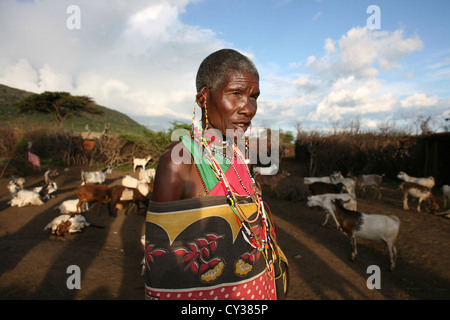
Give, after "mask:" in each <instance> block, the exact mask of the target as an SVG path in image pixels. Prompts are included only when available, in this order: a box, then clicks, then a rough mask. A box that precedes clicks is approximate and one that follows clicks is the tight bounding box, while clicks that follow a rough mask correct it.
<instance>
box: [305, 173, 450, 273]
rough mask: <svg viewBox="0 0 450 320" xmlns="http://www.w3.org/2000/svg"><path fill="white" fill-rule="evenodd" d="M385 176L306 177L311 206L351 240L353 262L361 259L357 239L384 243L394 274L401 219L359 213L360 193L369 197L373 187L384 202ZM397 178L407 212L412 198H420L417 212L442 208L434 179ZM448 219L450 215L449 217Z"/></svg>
mask: <svg viewBox="0 0 450 320" xmlns="http://www.w3.org/2000/svg"><path fill="white" fill-rule="evenodd" d="M383 176H384V175H377V174H369V175H359V176H354V175H352V174H349V175H348V177H345V178H344V177H343V176H342V174H341V173H340V172H334V173H332V174H331V175H330V176H326V177H305V178H304V184H306V185H308V186H309V191H310V195H309V196H308V200H307V205H308V206H309V207H320V208H322V209H323V210H324V211H325V212H326V217H325V221H324V222H323V225H325V224H326V223H327V222H328V219H329V218H330V217H332V218H333V220H334V222H335V223H336V227H337V228H338V229H340V230H342V231H344V232H345V233H346V234H347V236H348V237H349V238H350V244H351V259H352V260H353V259H355V257H356V255H357V253H358V252H357V246H356V238H357V237H360V238H363V239H367V240H375V241H383V242H384V243H385V244H386V246H387V249H388V252H389V257H390V270H391V271H392V270H394V268H395V263H396V259H397V249H396V247H395V241H396V238H397V235H398V232H399V227H400V219H399V218H398V217H397V216H393V215H390V216H388V215H379V214H366V213H362V212H359V211H358V210H357V201H356V190H357V189H358V191H360V192H362V193H363V194H364V195H365V194H366V188H368V187H371V188H373V189H374V191H375V198H378V199H381V197H382V195H381V189H380V186H381V182H382V179H383ZM397 178H399V179H401V180H403V181H404V182H403V183H402V184H401V185H400V189H401V190H402V191H403V209H404V210H408V209H409V207H408V197H411V198H417V199H418V206H417V211H419V212H420V211H421V205H422V202H425V203H426V205H427V211H429V212H431V213H434V212H435V211H436V210H438V209H439V205H438V204H437V203H436V200H435V198H434V196H433V194H432V192H431V190H432V188H433V187H434V184H435V182H434V178H433V177H427V178H415V177H411V176H409V175H407V174H406V173H405V172H403V171H401V172H400V173H399V174H398V175H397ZM442 191H443V196H444V207H446V206H447V200H449V199H450V187H449V186H448V185H444V186H443V187H442ZM445 214H446V216H445V217H446V218H450V214H448V213H445Z"/></svg>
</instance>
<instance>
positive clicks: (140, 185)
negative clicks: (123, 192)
mask: <svg viewBox="0 0 450 320" xmlns="http://www.w3.org/2000/svg"><path fill="white" fill-rule="evenodd" d="M122 185H123V186H124V187H127V188H135V189H138V190H139V192H140V193H142V195H143V196H144V197H145V196H147V195H148V193H149V188H148V183H147V182H146V181H145V180H138V179H136V178H133V177H132V176H130V175H128V174H127V175H126V176H125V177H124V178H123V179H122Z"/></svg>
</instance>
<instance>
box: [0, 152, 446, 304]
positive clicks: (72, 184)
mask: <svg viewBox="0 0 450 320" xmlns="http://www.w3.org/2000/svg"><path fill="white" fill-rule="evenodd" d="M282 165H283V167H284V169H286V170H288V171H290V173H291V176H290V177H289V178H286V179H285V180H283V181H282V183H284V184H293V185H297V186H298V185H301V183H300V181H302V178H303V176H304V174H305V172H304V170H302V166H300V165H299V164H298V163H296V162H295V161H293V160H286V161H285V162H284V163H283V164H282ZM81 169H82V168H80V167H72V168H69V169H68V170H67V171H64V168H61V169H60V173H61V174H60V176H59V177H57V178H56V179H55V180H56V182H57V183H58V187H59V189H58V191H57V197H56V198H54V199H50V200H49V201H48V202H46V203H45V204H44V205H42V206H29V207H22V208H18V207H9V206H8V204H7V201H8V200H9V192H8V190H7V188H6V186H7V183H8V181H9V180H8V179H2V180H1V181H0V299H2V300H5V299H20V300H23V299H37V300H61V299H64V300H72V299H75V300H78V299H92V300H95V299H124V300H128V299H132V300H135V299H137V300H142V299H143V298H144V282H143V278H142V277H141V275H140V272H141V266H140V262H141V260H142V257H143V252H144V250H143V247H142V245H141V243H140V238H141V235H142V234H143V232H144V221H145V217H144V216H143V215H139V214H138V213H137V211H136V210H135V208H133V207H131V208H129V209H128V210H120V211H119V213H118V216H117V217H110V216H109V215H108V212H107V208H106V206H102V208H101V214H100V216H97V213H96V212H97V211H96V207H95V205H93V206H91V210H92V211H90V212H88V213H87V214H86V218H87V220H88V222H90V223H91V224H93V225H95V226H90V227H87V228H86V229H85V230H84V232H83V233H76V234H72V235H69V234H66V235H65V236H64V237H57V236H53V235H50V231H49V230H47V231H44V230H43V229H44V227H45V226H46V225H47V223H49V222H50V221H51V220H52V219H53V218H54V217H56V216H57V215H58V214H59V211H57V210H54V208H55V207H56V206H57V205H58V204H59V203H61V202H62V201H63V200H67V199H74V198H75V194H74V190H75V188H76V187H77V186H78V185H79V184H80V170H81ZM43 172H44V171H43ZM43 172H42V173H35V174H33V175H29V176H25V178H26V184H25V188H26V189H30V188H32V187H34V186H37V185H40V184H41V183H42V181H43ZM127 173H129V174H131V175H134V176H137V173H133V172H124V171H120V172H119V171H113V173H112V174H111V175H109V176H108V178H107V181H106V184H108V185H109V186H112V185H115V184H120V180H121V178H122V177H123V176H125V174H127ZM393 180H395V179H393ZM394 182H395V181H394ZM397 186H398V183H397V184H395V183H392V184H390V185H389V184H387V183H384V184H383V189H382V193H383V198H382V200H375V199H372V197H371V194H370V195H369V196H367V197H366V198H358V208H359V210H361V211H363V212H366V213H378V214H395V215H397V216H398V217H400V219H401V226H400V233H399V236H398V239H397V242H396V245H397V248H398V252H399V254H398V260H397V267H396V269H395V271H393V272H390V271H388V267H389V257H388V253H387V250H386V247H385V245H384V244H383V243H376V242H371V241H365V240H359V241H358V252H359V254H358V256H357V258H356V260H355V261H350V260H349V253H350V243H349V240H348V238H347V237H346V236H345V234H343V233H341V232H340V231H338V230H337V229H336V228H335V227H334V222H329V224H328V225H327V226H322V222H323V221H324V218H325V214H324V213H323V212H322V211H319V210H313V209H310V208H308V207H307V206H306V202H305V200H282V199H279V198H277V197H276V195H275V194H274V193H272V192H271V191H270V190H269V189H264V200H265V201H266V203H267V204H268V205H269V207H270V209H271V212H272V214H273V218H274V222H275V227H276V233H277V237H278V240H279V245H280V246H281V248H282V249H283V251H284V253H285V254H286V256H287V258H288V260H289V293H288V297H287V298H288V300H300V299H307V300H373V299H376V300H416V299H418V300H429V299H443V300H447V299H450V272H449V263H450V250H449V248H450V219H446V218H443V217H440V216H435V215H432V214H429V213H424V212H422V213H418V212H417V211H415V210H410V211H403V210H402V195H401V193H400V191H399V190H397V189H396V188H397ZM435 193H436V196H437V197H436V198H437V201H438V203H439V204H440V205H442V197H441V193H440V192H438V190H437V191H436V192H435ZM410 203H411V207H412V208H415V205H416V202H412V201H411V202H410ZM125 213H127V214H125ZM98 227H101V228H98ZM71 265H76V266H78V267H79V268H80V271H81V288H80V289H68V288H67V285H66V281H67V280H68V278H69V277H70V276H71V275H72V272H71V271H68V267H69V266H71ZM371 265H377V266H379V268H380V275H381V279H380V284H381V288H380V289H369V288H368V287H367V279H368V278H369V277H370V276H371V275H372V272H370V273H368V272H367V268H368V267H369V266H371Z"/></svg>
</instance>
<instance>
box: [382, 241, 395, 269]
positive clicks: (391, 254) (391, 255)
mask: <svg viewBox="0 0 450 320" xmlns="http://www.w3.org/2000/svg"><path fill="white" fill-rule="evenodd" d="M385 243H386V246H387V248H388V251H389V259H390V262H391V266H390V267H389V271H394V269H395V262H396V261H397V248H396V247H395V245H394V244H393V243H391V242H386V241H385Z"/></svg>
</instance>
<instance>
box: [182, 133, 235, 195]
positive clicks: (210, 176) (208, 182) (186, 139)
mask: <svg viewBox="0 0 450 320" xmlns="http://www.w3.org/2000/svg"><path fill="white" fill-rule="evenodd" d="M181 141H182V142H183V144H184V146H185V147H186V149H188V151H189V152H190V153H191V154H192V156H193V158H194V162H195V164H196V165H197V168H198V170H199V171H200V174H201V175H202V178H203V181H204V182H205V186H206V188H207V189H208V191H211V190H212V189H213V188H214V187H215V186H216V185H217V183H218V182H219V179H218V178H217V177H216V175H215V174H214V172H213V170H212V168H211V166H210V165H209V163H208V161H207V160H206V159H205V158H204V157H203V155H202V154H201V151H200V147H199V146H198V145H197V143H195V142H194V140H192V138H191V137H190V136H182V137H181ZM215 157H216V160H217V162H218V163H219V164H220V167H221V168H222V170H223V172H224V173H226V172H227V170H228V168H229V167H230V164H229V163H227V161H226V160H225V158H224V157H223V156H222V155H220V154H218V153H216V154H215Z"/></svg>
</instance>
